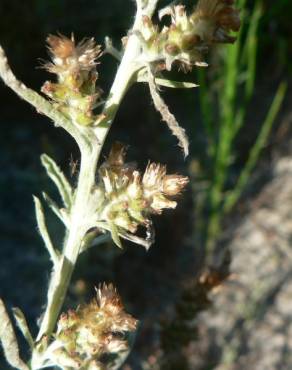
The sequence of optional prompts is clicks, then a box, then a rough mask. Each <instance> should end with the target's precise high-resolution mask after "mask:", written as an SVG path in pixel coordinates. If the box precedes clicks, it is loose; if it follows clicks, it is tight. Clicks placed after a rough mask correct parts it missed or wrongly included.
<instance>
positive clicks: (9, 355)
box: [0, 299, 29, 370]
mask: <svg viewBox="0 0 292 370" xmlns="http://www.w3.org/2000/svg"><path fill="white" fill-rule="evenodd" d="M0 341H1V344H2V347H3V352H4V356H5V358H6V361H7V362H8V363H9V364H10V365H11V366H12V367H14V368H16V369H19V370H29V368H28V366H27V365H26V364H25V363H24V362H23V361H22V360H21V358H20V357H19V349H18V343H17V339H16V336H15V333H14V329H13V326H12V324H11V321H10V318H9V316H8V313H7V311H6V308H5V305H4V303H3V301H2V299H0Z"/></svg>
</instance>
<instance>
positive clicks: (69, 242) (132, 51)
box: [37, 9, 152, 340]
mask: <svg viewBox="0 0 292 370" xmlns="http://www.w3.org/2000/svg"><path fill="white" fill-rule="evenodd" d="M151 12H152V9H151ZM148 15H149V16H151V15H152V13H150V11H149V12H148ZM140 24H141V9H138V11H137V15H136V19H135V23H134V26H133V29H137V28H138V27H139V26H140ZM140 50H141V45H140V41H139V39H138V38H137V37H136V36H135V35H134V34H132V35H131V36H130V37H129V40H128V43H127V46H126V49H125V52H124V56H123V58H122V60H121V64H120V66H119V69H118V71H117V74H116V77H115V79H114V82H113V85H112V88H111V90H110V93H109V97H108V99H107V101H106V103H105V107H104V110H103V114H104V116H105V118H104V120H103V121H102V122H101V123H100V124H99V125H98V126H97V127H96V128H95V129H94V134H95V135H90V141H91V144H92V145H90V147H88V146H80V151H81V168H80V173H79V180H78V186H77V189H76V193H75V199H74V203H73V205H72V208H71V214H70V224H69V231H68V235H67V238H66V240H65V245H64V248H63V254H62V258H61V261H60V263H59V265H57V266H56V268H55V269H54V271H53V272H52V277H51V280H50V284H49V289H48V303H47V308H46V311H45V313H44V317H43V320H42V323H41V326H40V330H39V333H38V336H37V340H40V339H41V337H42V336H43V335H50V334H51V333H52V332H53V330H54V327H55V325H56V321H57V319H58V316H59V313H60V310H61V308H62V305H63V302H64V299H65V296H66V292H67V289H68V286H69V283H70V280H71V276H72V273H73V270H74V267H75V264H76V261H77V258H78V255H79V253H80V249H81V245H82V241H83V238H84V236H85V233H86V232H87V230H88V223H87V222H88V221H87V220H88V219H89V218H90V217H89V216H90V207H89V205H90V195H91V191H92V189H93V187H94V186H95V174H96V167H97V162H98V159H99V156H100V153H101V150H102V147H103V144H104V141H105V138H106V136H107V134H108V132H109V129H110V127H111V124H112V122H113V119H114V117H115V115H116V113H117V110H118V108H119V106H120V104H121V101H122V99H123V97H124V95H125V93H126V91H127V90H128V89H129V87H130V86H131V83H132V82H134V77H135V75H136V73H137V71H138V70H139V69H140V67H141V66H139V65H138V64H137V63H135V60H136V59H137V56H138V55H139V53H140Z"/></svg>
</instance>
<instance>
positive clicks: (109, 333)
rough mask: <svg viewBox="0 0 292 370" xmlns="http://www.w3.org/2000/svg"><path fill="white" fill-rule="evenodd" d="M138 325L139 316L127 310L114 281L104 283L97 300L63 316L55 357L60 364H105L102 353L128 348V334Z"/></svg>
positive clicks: (92, 366) (93, 366)
mask: <svg viewBox="0 0 292 370" xmlns="http://www.w3.org/2000/svg"><path fill="white" fill-rule="evenodd" d="M136 326H137V320H135V319H134V318H133V317H132V316H131V315H129V314H127V313H126V312H125V310H124V306H123V304H122V302H121V299H120V297H119V295H118V294H117V291H116V289H115V288H114V287H113V285H111V284H110V285H106V284H103V285H101V286H100V287H99V289H97V297H96V299H95V300H94V301H92V302H91V303H89V304H88V305H85V306H82V307H80V308H78V309H77V310H76V311H73V310H70V311H68V312H67V313H66V314H63V315H62V316H61V317H60V320H59V322H58V328H57V333H56V335H55V340H54V341H53V342H52V343H51V345H50V351H49V352H50V353H51V355H50V356H51V359H54V361H55V364H56V365H59V366H60V365H63V366H65V365H66V366H69V367H70V366H73V367H74V368H78V369H79V368H80V367H81V366H84V365H85V364H90V366H89V369H101V368H104V367H103V364H102V363H101V362H99V361H101V357H102V356H103V355H104V354H114V353H117V352H120V351H125V350H127V349H128V343H127V341H126V340H125V337H124V334H125V333H126V332H132V331H135V329H136ZM72 364H73V365H72ZM86 368H87V367H86Z"/></svg>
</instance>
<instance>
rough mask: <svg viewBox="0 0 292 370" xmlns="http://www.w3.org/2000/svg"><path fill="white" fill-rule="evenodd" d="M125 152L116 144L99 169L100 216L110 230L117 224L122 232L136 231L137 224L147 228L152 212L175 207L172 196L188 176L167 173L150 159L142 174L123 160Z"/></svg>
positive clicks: (122, 147) (184, 183)
mask: <svg viewBox="0 0 292 370" xmlns="http://www.w3.org/2000/svg"><path fill="white" fill-rule="evenodd" d="M125 154H126V151H125V147H124V146H122V145H121V144H120V143H118V144H115V145H114V146H113V148H112V150H111V152H110V155H109V157H108V159H107V160H106V161H105V163H104V164H103V165H102V166H101V168H100V170H99V175H100V178H101V180H102V186H103V189H104V194H105V202H104V207H103V210H102V213H101V216H100V220H101V221H104V222H106V224H107V225H108V229H109V230H111V231H112V230H116V228H117V231H118V233H119V234H120V235H121V236H123V235H125V232H130V233H131V234H135V233H136V231H137V229H138V226H139V225H141V226H144V227H145V228H146V229H149V225H151V220H150V216H151V214H160V213H161V212H162V211H163V209H167V208H175V207H176V205H177V203H176V201H174V200H173V199H172V197H174V196H176V195H179V194H180V193H181V191H182V190H183V188H184V187H185V186H186V184H187V183H188V178H187V177H184V176H180V175H167V173H166V167H165V166H163V165H161V164H159V163H149V164H148V166H147V167H146V170H145V172H144V174H143V175H142V174H141V173H140V172H139V171H137V170H136V168H135V166H134V165H133V164H128V163H125ZM112 235H113V231H112ZM113 239H114V237H113ZM114 240H115V239H114Z"/></svg>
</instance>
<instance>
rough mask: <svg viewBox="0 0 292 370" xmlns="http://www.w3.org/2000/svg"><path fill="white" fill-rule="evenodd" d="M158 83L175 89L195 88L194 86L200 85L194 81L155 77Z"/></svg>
mask: <svg viewBox="0 0 292 370" xmlns="http://www.w3.org/2000/svg"><path fill="white" fill-rule="evenodd" d="M155 82H156V83H157V85H160V86H165V87H171V88H173V89H193V88H194V87H199V85H197V84H195V83H193V82H185V81H172V80H167V79H165V78H155Z"/></svg>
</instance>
